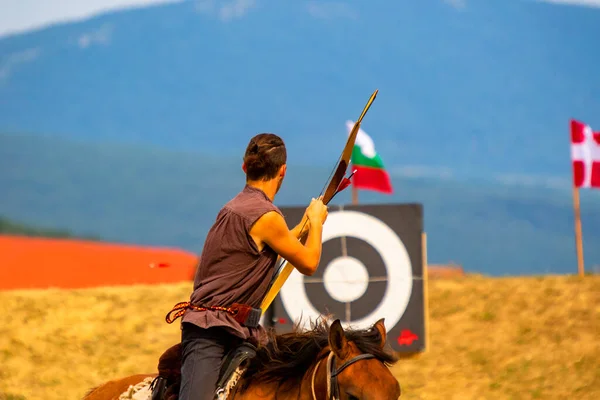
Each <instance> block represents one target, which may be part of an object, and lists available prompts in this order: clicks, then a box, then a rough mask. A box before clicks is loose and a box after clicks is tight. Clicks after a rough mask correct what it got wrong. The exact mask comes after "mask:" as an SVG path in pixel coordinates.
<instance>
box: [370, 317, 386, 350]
mask: <svg viewBox="0 0 600 400" xmlns="http://www.w3.org/2000/svg"><path fill="white" fill-rule="evenodd" d="M373 327H374V328H375V329H377V330H378V331H379V334H380V335H381V343H380V346H381V347H382V348H383V346H385V342H386V340H387V331H386V329H385V318H381V319H380V320H379V321H377V322H375V325H373Z"/></svg>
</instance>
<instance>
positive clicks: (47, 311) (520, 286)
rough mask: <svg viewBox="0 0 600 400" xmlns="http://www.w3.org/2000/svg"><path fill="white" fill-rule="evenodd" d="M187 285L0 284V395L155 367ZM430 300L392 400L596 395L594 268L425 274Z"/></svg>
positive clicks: (18, 395) (69, 388) (599, 388)
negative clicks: (500, 274)
mask: <svg viewBox="0 0 600 400" xmlns="http://www.w3.org/2000/svg"><path fill="white" fill-rule="evenodd" d="M190 288H191V283H184V284H178V285H165V286H140V287H125V288H123V287H120V288H102V289H87V290H73V291H62V290H46V291H13V292H0V400H9V399H10V400H23V399H27V400H34V399H44V400H59V399H60V400H64V399H80V398H81V397H82V396H83V394H84V393H85V392H86V391H87V390H88V389H89V388H90V387H92V386H95V385H98V384H100V383H102V382H104V381H107V380H110V379H113V378H115V377H120V376H124V375H129V374H134V373H139V372H148V371H149V372H154V371H155V370H156V364H157V361H158V357H159V356H160V354H161V353H162V351H163V350H165V349H166V348H167V347H168V346H170V345H172V344H174V343H175V342H176V341H177V340H179V329H178V328H179V326H178V323H175V324H173V325H168V324H167V323H166V322H164V316H165V314H166V312H167V311H168V310H169V309H170V307H171V306H172V305H173V304H175V303H176V302H178V301H184V300H187V298H188V295H189V290H190ZM429 301H430V348H429V350H428V351H427V352H426V353H425V354H422V355H420V356H419V357H418V358H416V359H410V360H402V361H401V362H399V363H398V364H397V365H396V366H394V367H393V371H394V373H395V374H396V376H397V377H398V379H399V381H400V383H401V385H402V389H403V396H402V398H406V399H600V276H586V277H585V278H584V279H581V278H578V277H576V276H560V277H554V276H548V277H539V278H538V277H530V278H486V277H480V276H467V277H465V278H457V279H452V280H437V281H430V283H429Z"/></svg>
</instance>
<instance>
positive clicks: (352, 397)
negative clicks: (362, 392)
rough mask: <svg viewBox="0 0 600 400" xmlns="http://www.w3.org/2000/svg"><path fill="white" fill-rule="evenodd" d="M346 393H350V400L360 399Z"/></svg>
mask: <svg viewBox="0 0 600 400" xmlns="http://www.w3.org/2000/svg"><path fill="white" fill-rule="evenodd" d="M346 394H347V395H348V400H358V397H356V396H352V395H351V394H348V393H346Z"/></svg>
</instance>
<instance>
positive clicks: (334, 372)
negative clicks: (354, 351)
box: [310, 351, 375, 400]
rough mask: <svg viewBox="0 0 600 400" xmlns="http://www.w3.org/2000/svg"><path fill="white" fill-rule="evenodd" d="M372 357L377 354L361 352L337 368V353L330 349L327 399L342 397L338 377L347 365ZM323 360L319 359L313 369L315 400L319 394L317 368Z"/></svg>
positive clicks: (334, 399)
mask: <svg viewBox="0 0 600 400" xmlns="http://www.w3.org/2000/svg"><path fill="white" fill-rule="evenodd" d="M370 358H375V356H374V355H373V354H369V353H365V354H359V355H358V356H356V357H353V358H351V359H350V360H348V361H346V362H345V363H343V364H342V365H340V367H339V368H338V369H336V368H335V355H334V354H333V351H330V352H329V356H328V357H327V400H331V399H333V400H339V398H340V387H339V386H338V381H337V377H338V375H339V374H340V372H342V371H343V370H344V369H346V368H347V367H349V366H350V365H352V364H354V363H355V362H357V361H360V360H367V359H370ZM321 361H323V359H320V360H319V362H318V363H317V365H316V366H315V369H314V370H313V373H312V381H311V384H310V386H311V389H312V396H313V400H317V395H316V393H315V377H316V375H317V370H318V369H319V365H321ZM332 390H333V391H332Z"/></svg>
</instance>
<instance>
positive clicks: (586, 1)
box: [0, 0, 600, 36]
mask: <svg viewBox="0 0 600 400" xmlns="http://www.w3.org/2000/svg"><path fill="white" fill-rule="evenodd" d="M180 1H182V0H0V10H1V12H0V36H4V35H7V34H11V33H19V32H24V31H28V30H32V29H37V28H41V27H43V26H45V25H48V24H52V23H56V22H65V21H73V20H78V19H84V18H88V17H91V16H93V15H96V14H99V13H102V12H104V11H109V10H117V9H121V8H127V7H139V6H144V5H149V4H158V3H176V2H180ZM218 1H219V2H222V3H223V4H227V3H235V2H237V1H240V0H218ZM324 1H325V2H326V0H324ZM440 1H443V0H440ZM445 1H446V2H449V3H455V2H459V3H460V4H461V6H462V7H465V6H466V7H468V4H469V2H470V1H473V0H453V1H450V0H445ZM505 1H508V0H505ZM510 1H536V0H510ZM541 1H547V2H550V3H566V4H576V5H583V6H590V7H600V0H541Z"/></svg>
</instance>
